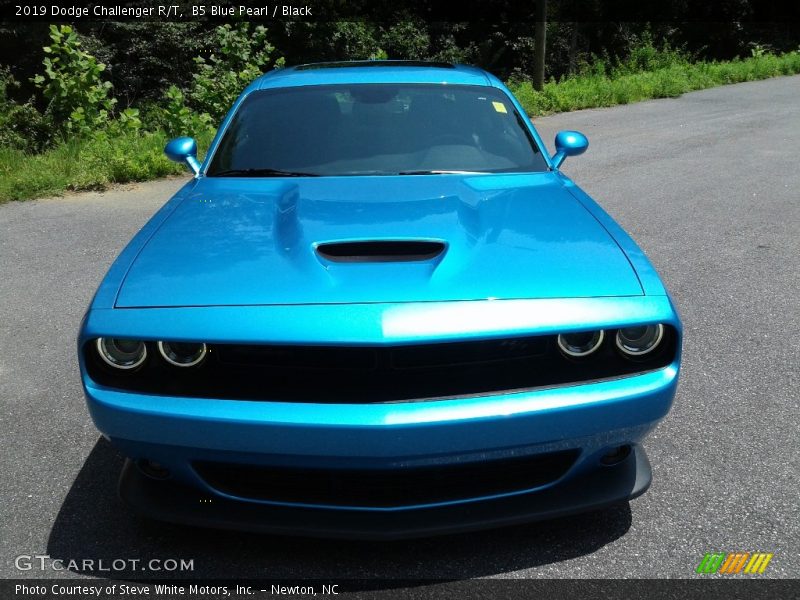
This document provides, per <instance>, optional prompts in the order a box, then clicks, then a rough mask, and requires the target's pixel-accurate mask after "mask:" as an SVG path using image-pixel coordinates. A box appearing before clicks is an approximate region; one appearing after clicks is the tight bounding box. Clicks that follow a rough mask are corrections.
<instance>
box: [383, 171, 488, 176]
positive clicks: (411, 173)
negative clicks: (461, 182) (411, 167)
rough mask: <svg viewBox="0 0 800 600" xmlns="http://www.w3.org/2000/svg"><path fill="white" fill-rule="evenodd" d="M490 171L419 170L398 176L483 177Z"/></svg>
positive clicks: (403, 172) (401, 172)
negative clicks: (482, 175)
mask: <svg viewBox="0 0 800 600" xmlns="http://www.w3.org/2000/svg"><path fill="white" fill-rule="evenodd" d="M487 172H488V171H433V170H419V171H400V172H399V173H398V175H481V174H485V173H487Z"/></svg>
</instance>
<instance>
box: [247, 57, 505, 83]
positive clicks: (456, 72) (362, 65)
mask: <svg viewBox="0 0 800 600" xmlns="http://www.w3.org/2000/svg"><path fill="white" fill-rule="evenodd" d="M493 79H494V77H492V76H491V75H489V74H488V73H487V72H486V71H484V70H483V69H479V68H477V67H471V66H468V65H459V64H451V63H442V62H423V61H404V60H370V61H341V62H321V63H309V64H304V65H297V66H293V67H287V68H285V69H276V70H274V71H270V72H269V73H267V74H265V75H262V76H261V77H259V78H258V79H256V81H254V82H253V85H252V87H253V88H254V89H267V88H273V87H289V86H303V85H331V84H334V85H335V84H345V83H444V84H461V85H483V86H493V85H494V81H493Z"/></svg>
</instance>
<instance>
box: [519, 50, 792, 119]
mask: <svg viewBox="0 0 800 600" xmlns="http://www.w3.org/2000/svg"><path fill="white" fill-rule="evenodd" d="M601 67H603V65H601ZM593 71H594V72H584V73H581V74H578V75H574V76H571V77H567V78H565V79H562V80H561V81H558V82H556V81H551V82H549V83H546V84H545V86H544V89H543V90H542V91H541V92H537V91H536V90H534V89H533V86H532V85H531V83H530V82H528V81H522V82H511V83H510V84H509V87H510V89H511V91H512V92H513V93H514V95H515V96H516V97H517V98H518V99H519V101H520V103H522V106H523V108H524V109H525V111H526V112H527V113H528V114H529V115H530V116H532V117H534V116H541V115H546V114H551V113H556V112H566V111H571V110H579V109H582V108H597V107H602V106H614V105H617V104H630V103H631V102H639V101H641V100H649V99H651V98H672V97H676V96H680V95H681V94H684V93H686V92H691V91H694V90H702V89H706V88H710V87H715V86H719V85H724V84H728V83H740V82H742V81H755V80H758V79H767V78H769V77H776V76H779V75H794V74H797V73H800V51H796V52H789V53H786V54H782V55H774V54H767V53H764V54H761V55H759V56H754V57H752V58H746V59H736V60H732V61H728V62H697V63H690V62H688V61H683V60H676V61H675V62H674V63H673V64H669V65H666V66H663V67H660V68H656V69H653V70H649V71H642V72H631V70H630V68H627V67H624V66H623V67H622V68H614V69H610V73H608V72H606V70H605V69H604V68H595V69H593Z"/></svg>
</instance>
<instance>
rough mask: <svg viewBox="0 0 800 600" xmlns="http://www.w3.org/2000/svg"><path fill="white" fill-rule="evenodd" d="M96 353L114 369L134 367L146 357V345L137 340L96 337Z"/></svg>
mask: <svg viewBox="0 0 800 600" xmlns="http://www.w3.org/2000/svg"><path fill="white" fill-rule="evenodd" d="M96 343H97V353H98V354H99V355H100V358H102V359H103V361H105V363H106V364H108V365H111V366H112V367H114V368H115V369H135V368H136V367H138V366H140V365H141V364H142V363H143V362H144V361H145V359H146V358H147V346H145V345H144V342H141V341H139V340H120V339H117V338H98V339H97V342H96Z"/></svg>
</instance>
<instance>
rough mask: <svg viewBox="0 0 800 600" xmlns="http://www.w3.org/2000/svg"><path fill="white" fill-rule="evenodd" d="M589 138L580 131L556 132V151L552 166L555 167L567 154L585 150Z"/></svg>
mask: <svg viewBox="0 0 800 600" xmlns="http://www.w3.org/2000/svg"><path fill="white" fill-rule="evenodd" d="M588 147H589V140H588V139H587V138H586V136H585V135H583V134H582V133H581V132H580V131H559V132H558V133H557V134H556V153H555V154H553V166H554V167H555V168H556V169H557V168H558V167H560V166H561V163H563V162H564V159H565V158H567V157H568V156H578V155H579V154H583V153H584V152H586V149H587V148H588Z"/></svg>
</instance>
